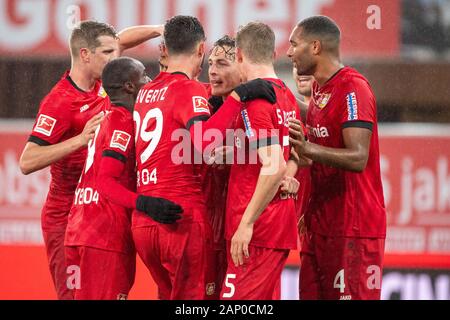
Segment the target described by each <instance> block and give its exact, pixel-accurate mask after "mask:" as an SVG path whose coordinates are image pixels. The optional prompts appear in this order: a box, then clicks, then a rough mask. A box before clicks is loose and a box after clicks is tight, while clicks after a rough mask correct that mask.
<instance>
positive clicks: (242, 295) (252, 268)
mask: <svg viewBox="0 0 450 320" xmlns="http://www.w3.org/2000/svg"><path fill="white" fill-rule="evenodd" d="M227 247H228V251H227V258H228V268H227V274H226V277H225V281H224V283H223V285H222V291H221V293H220V297H221V299H223V300H228V299H229V300H273V299H280V283H281V282H280V279H281V272H282V271H283V267H284V265H285V263H286V260H287V258H288V255H289V250H286V249H282V250H281V249H280V250H276V249H268V248H261V247H255V246H249V254H250V257H249V258H248V260H246V261H245V263H244V264H243V265H242V266H239V267H236V266H235V265H234V263H233V260H232V259H231V254H230V249H229V248H230V242H228V246H227Z"/></svg>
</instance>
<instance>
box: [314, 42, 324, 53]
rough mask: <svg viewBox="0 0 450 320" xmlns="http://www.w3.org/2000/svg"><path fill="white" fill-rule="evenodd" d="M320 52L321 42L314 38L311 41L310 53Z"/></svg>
mask: <svg viewBox="0 0 450 320" xmlns="http://www.w3.org/2000/svg"><path fill="white" fill-rule="evenodd" d="M321 52H322V42H321V41H320V40H314V41H313V42H312V53H313V54H314V55H319V54H320V53H321Z"/></svg>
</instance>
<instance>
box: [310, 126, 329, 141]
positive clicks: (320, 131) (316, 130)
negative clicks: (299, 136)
mask: <svg viewBox="0 0 450 320" xmlns="http://www.w3.org/2000/svg"><path fill="white" fill-rule="evenodd" d="M308 132H309V133H310V134H311V135H313V136H314V137H316V138H328V137H329V136H330V134H329V133H328V129H327V127H321V126H320V124H317V126H315V127H311V126H308Z"/></svg>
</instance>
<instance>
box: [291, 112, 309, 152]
mask: <svg viewBox="0 0 450 320" xmlns="http://www.w3.org/2000/svg"><path fill="white" fill-rule="evenodd" d="M289 142H290V143H291V145H292V147H294V149H295V152H296V153H297V155H298V156H301V155H303V154H304V152H305V146H306V139H305V135H304V134H303V128H302V125H301V122H300V120H298V119H292V118H291V119H289Z"/></svg>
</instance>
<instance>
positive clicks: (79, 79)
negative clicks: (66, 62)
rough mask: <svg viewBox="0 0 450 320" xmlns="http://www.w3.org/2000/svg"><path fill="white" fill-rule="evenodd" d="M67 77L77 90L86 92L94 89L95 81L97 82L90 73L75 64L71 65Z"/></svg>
mask: <svg viewBox="0 0 450 320" xmlns="http://www.w3.org/2000/svg"><path fill="white" fill-rule="evenodd" d="M69 76H70V78H71V79H72V81H73V82H74V83H75V84H76V85H77V87H78V88H80V89H81V90H83V91H86V92H89V91H91V90H92V89H94V86H95V81H96V80H97V79H95V78H94V77H93V76H92V74H91V73H89V72H87V71H86V70H84V69H83V68H82V67H81V66H79V65H77V64H72V68H70V72H69Z"/></svg>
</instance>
